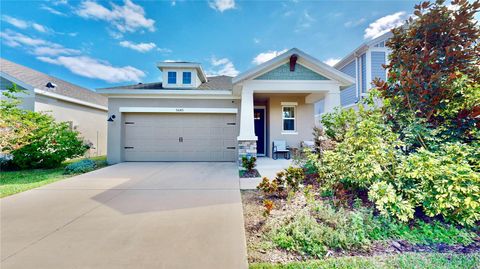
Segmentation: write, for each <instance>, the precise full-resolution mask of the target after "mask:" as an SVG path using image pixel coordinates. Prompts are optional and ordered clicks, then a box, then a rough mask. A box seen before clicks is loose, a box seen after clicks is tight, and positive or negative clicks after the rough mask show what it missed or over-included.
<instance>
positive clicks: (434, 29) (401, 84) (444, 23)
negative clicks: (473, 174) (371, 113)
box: [375, 0, 480, 148]
mask: <svg viewBox="0 0 480 269" xmlns="http://www.w3.org/2000/svg"><path fill="white" fill-rule="evenodd" d="M451 5H452V8H449V7H448V6H446V5H445V4H444V3H443V1H437V2H436V3H433V4H432V3H429V2H425V3H422V4H421V5H416V6H415V11H414V14H415V16H416V18H415V19H413V18H410V19H409V20H408V21H407V22H406V23H405V24H404V25H402V26H401V27H398V28H396V29H394V30H392V32H393V37H392V38H390V39H389V41H388V42H387V44H386V46H387V47H389V48H390V49H391V53H390V56H389V60H390V61H389V64H388V65H387V66H386V68H387V70H388V79H387V81H386V82H384V81H376V83H375V84H376V86H377V87H378V88H379V89H380V91H381V93H382V97H383V98H384V100H385V113H386V115H387V116H388V118H389V120H390V121H391V122H392V123H394V124H395V127H396V130H397V131H398V132H399V133H403V130H404V129H405V128H407V129H408V126H411V123H412V119H415V118H416V119H422V121H423V122H424V123H425V124H426V127H427V128H433V129H436V128H438V127H441V128H442V129H444V131H446V133H448V134H449V139H453V138H455V139H457V140H461V141H469V140H471V132H472V131H474V129H476V128H478V127H479V124H480V118H479V117H478V115H479V114H480V105H479V104H480V102H479V99H478V81H480V69H479V68H478V66H479V64H480V53H478V52H479V51H480V47H479V46H480V43H479V42H478V40H479V38H480V27H479V26H478V23H476V20H475V14H476V13H477V12H478V11H479V9H480V2H478V1H471V2H469V1H466V0H458V1H453V2H452V3H451ZM475 82H477V83H476V84H475ZM459 83H460V84H461V85H458V84H459ZM473 89H477V93H475V91H474V90H473ZM466 100H468V101H466ZM470 102H471V104H469V103H470ZM415 135H416V136H417V142H418V143H416V144H413V145H412V147H413V148H415V147H425V146H426V145H425V143H423V142H422V140H423V137H422V134H421V133H417V134H415ZM402 136H403V135H402ZM422 144H423V145H422Z"/></svg>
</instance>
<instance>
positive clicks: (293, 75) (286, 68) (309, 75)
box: [255, 63, 328, 80]
mask: <svg viewBox="0 0 480 269" xmlns="http://www.w3.org/2000/svg"><path fill="white" fill-rule="evenodd" d="M255 79H256V80H328V78H326V77H324V76H322V75H320V74H318V73H316V72H313V71H312V70H310V69H308V68H306V67H305V66H303V65H301V64H297V65H296V66H295V71H293V72H292V71H290V64H289V63H286V64H282V65H281V66H279V67H277V68H275V69H273V70H271V71H268V72H267V73H265V74H263V75H260V76H258V77H257V78H255Z"/></svg>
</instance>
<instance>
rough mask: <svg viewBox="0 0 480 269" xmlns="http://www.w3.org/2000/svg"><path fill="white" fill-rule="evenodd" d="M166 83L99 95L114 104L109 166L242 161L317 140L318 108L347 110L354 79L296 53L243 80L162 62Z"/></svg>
mask: <svg viewBox="0 0 480 269" xmlns="http://www.w3.org/2000/svg"><path fill="white" fill-rule="evenodd" d="M157 67H158V68H159V69H160V71H161V72H162V82H158V83H148V84H147V83H146V84H141V83H140V84H136V85H129V86H120V87H112V88H103V89H98V90H97V92H98V93H101V94H104V95H105V96H107V97H108V114H109V117H110V122H109V123H108V150H107V152H108V155H107V156H108V162H109V163H118V162H124V161H236V160H238V159H239V158H241V157H242V156H245V155H247V154H250V155H252V156H271V154H272V146H271V145H272V141H274V140H284V141H286V142H287V144H288V145H289V146H292V147H299V146H300V143H301V142H302V141H305V140H312V128H313V127H314V126H315V125H316V122H315V110H314V108H315V103H318V102H322V104H323V107H322V109H323V112H329V111H332V110H333V109H334V108H335V107H338V106H340V105H341V98H340V93H341V91H342V90H345V89H347V88H348V87H351V86H352V85H354V84H355V77H352V76H350V75H348V74H345V73H343V72H341V71H340V70H338V69H335V68H333V67H331V66H329V65H327V64H325V63H323V62H322V61H320V60H318V59H315V58H314V57H312V56H311V55H308V54H306V53H304V52H303V51H301V50H299V49H296V48H293V49H290V50H288V51H287V52H285V53H283V54H281V55H279V56H277V57H275V58H273V59H271V60H270V61H267V62H265V63H263V64H260V65H258V66H256V67H254V68H252V69H250V70H247V71H246V72H244V73H241V74H239V75H238V76H236V77H234V78H232V77H227V76H214V77H207V76H206V75H205V72H204V70H203V69H202V66H201V64H199V63H191V62H160V63H157Z"/></svg>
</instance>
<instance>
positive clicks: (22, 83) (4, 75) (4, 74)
mask: <svg viewBox="0 0 480 269" xmlns="http://www.w3.org/2000/svg"><path fill="white" fill-rule="evenodd" d="M0 76H1V77H3V78H5V79H6V80H9V81H11V82H13V83H15V84H17V85H18V86H20V87H22V88H25V89H26V90H29V91H33V90H34V87H33V86H32V85H30V84H27V83H25V82H23V81H21V80H18V79H16V78H14V77H12V76H10V75H9V74H7V73H4V72H1V71H0Z"/></svg>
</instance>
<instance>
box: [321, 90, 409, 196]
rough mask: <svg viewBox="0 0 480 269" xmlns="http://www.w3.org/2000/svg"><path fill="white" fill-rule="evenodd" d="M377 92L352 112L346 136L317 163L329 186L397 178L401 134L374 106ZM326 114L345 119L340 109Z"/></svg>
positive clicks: (363, 184)
mask: <svg viewBox="0 0 480 269" xmlns="http://www.w3.org/2000/svg"><path fill="white" fill-rule="evenodd" d="M371 100H373V95H372V97H371V99H370V101H368V100H367V102H366V104H365V105H364V104H359V111H358V112H355V111H353V110H352V111H353V112H352V115H353V116H352V115H350V114H349V115H350V116H349V117H350V123H349V124H348V126H347V127H346V128H345V129H342V130H343V132H344V133H343V135H342V137H343V139H342V140H341V142H339V143H338V144H337V145H336V147H335V148H334V149H333V150H330V151H325V152H324V154H323V157H322V159H321V160H320V161H319V162H317V164H318V166H317V169H318V171H319V172H318V173H319V175H320V178H321V180H322V181H323V182H322V183H323V185H324V187H325V188H332V186H333V185H335V184H338V183H342V184H346V185H347V186H350V187H352V188H354V189H358V188H368V187H369V186H370V185H371V184H372V183H374V182H376V181H378V180H382V179H385V178H392V177H394V170H395V166H396V155H397V151H398V150H397V149H398V147H400V146H401V143H400V142H399V140H398V136H397V135H396V134H395V133H393V132H392V130H391V128H390V127H389V126H388V125H386V124H385V123H384V119H383V117H382V113H381V111H380V109H378V108H376V107H372V105H373V103H372V102H371ZM326 117H328V118H330V119H332V120H333V121H335V119H336V118H344V115H342V112H340V111H336V112H333V113H330V114H327V115H326Z"/></svg>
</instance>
